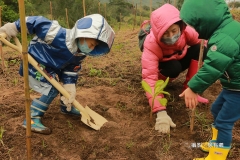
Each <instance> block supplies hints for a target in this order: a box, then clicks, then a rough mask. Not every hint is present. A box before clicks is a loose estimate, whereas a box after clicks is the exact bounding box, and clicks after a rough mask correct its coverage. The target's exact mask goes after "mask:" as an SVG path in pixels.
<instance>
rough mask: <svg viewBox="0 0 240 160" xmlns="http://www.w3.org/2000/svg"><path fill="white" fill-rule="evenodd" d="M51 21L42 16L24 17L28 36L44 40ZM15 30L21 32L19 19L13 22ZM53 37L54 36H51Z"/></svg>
mask: <svg viewBox="0 0 240 160" xmlns="http://www.w3.org/2000/svg"><path fill="white" fill-rule="evenodd" d="M52 23H53V21H50V20H49V19H47V18H45V17H43V16H28V17H26V26H27V32H28V34H36V35H37V36H38V37H39V38H41V39H44V38H45V36H46V34H47V32H48V30H49V28H50V27H51V25H52ZM15 24H16V27H17V30H18V31H19V32H21V25H20V19H18V20H17V21H15ZM53 36H54V35H53Z"/></svg>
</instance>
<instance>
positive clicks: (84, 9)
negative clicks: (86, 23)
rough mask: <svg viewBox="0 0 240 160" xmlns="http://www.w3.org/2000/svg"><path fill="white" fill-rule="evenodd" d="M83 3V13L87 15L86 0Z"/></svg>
mask: <svg viewBox="0 0 240 160" xmlns="http://www.w3.org/2000/svg"><path fill="white" fill-rule="evenodd" d="M82 3H83V15H84V17H85V16H86V8H85V0H83V1H82Z"/></svg>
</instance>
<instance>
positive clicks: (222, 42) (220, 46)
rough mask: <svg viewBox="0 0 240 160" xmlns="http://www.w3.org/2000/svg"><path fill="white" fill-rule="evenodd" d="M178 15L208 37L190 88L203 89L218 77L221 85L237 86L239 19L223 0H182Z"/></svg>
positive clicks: (239, 85)
mask: <svg viewBox="0 0 240 160" xmlns="http://www.w3.org/2000/svg"><path fill="white" fill-rule="evenodd" d="M180 17H181V19H182V20H183V21H184V22H185V23H187V24H188V25H190V26H192V27H193V28H195V30H196V31H197V32H198V33H199V38H201V39H206V40H208V49H209V50H208V52H207V56H206V59H205V60H204V64H203V66H202V68H201V69H200V70H199V71H198V73H197V74H195V76H194V77H193V78H192V79H191V80H190V81H189V82H188V86H189V87H190V88H191V89H192V91H193V92H195V93H202V92H203V91H204V90H206V89H207V88H208V87H209V86H210V85H212V84H213V83H214V82H215V81H216V80H218V79H219V80H220V81H221V84H222V87H223V88H225V89H231V90H240V49H239V46H240V23H239V22H237V21H235V20H233V18H232V15H231V14H230V12H229V9H228V6H227V4H226V3H225V1H224V0H185V1H184V3H183V5H182V8H181V11H180Z"/></svg>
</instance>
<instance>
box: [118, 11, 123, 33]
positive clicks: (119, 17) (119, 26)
mask: <svg viewBox="0 0 240 160" xmlns="http://www.w3.org/2000/svg"><path fill="white" fill-rule="evenodd" d="M121 19H122V14H121V13H120V17H119V26H118V30H120V28H121Z"/></svg>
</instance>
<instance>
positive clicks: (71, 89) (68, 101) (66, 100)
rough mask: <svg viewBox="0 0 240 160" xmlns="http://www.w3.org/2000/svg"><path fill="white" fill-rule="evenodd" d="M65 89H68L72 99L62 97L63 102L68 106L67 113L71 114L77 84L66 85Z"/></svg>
mask: <svg viewBox="0 0 240 160" xmlns="http://www.w3.org/2000/svg"><path fill="white" fill-rule="evenodd" d="M63 88H64V89H66V91H68V93H69V94H70V97H69V98H66V97H64V96H61V100H62V101H63V103H64V104H65V105H66V106H67V111H69V112H70V111H71V107H72V103H73V101H74V100H75V97H76V86H75V84H64V85H63Z"/></svg>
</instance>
